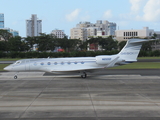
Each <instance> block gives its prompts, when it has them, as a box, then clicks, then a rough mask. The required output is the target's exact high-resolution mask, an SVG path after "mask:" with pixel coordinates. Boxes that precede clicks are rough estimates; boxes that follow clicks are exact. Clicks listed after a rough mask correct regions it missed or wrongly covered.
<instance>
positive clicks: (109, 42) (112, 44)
mask: <svg viewBox="0 0 160 120" xmlns="http://www.w3.org/2000/svg"><path fill="white" fill-rule="evenodd" d="M117 44H118V42H117V41H115V40H113V38H112V36H109V37H108V38H101V39H100V41H99V45H101V46H102V48H103V49H105V50H108V51H111V50H113V49H117V48H118V45H117Z"/></svg>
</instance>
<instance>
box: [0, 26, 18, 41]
mask: <svg viewBox="0 0 160 120" xmlns="http://www.w3.org/2000/svg"><path fill="white" fill-rule="evenodd" d="M1 30H7V31H8V32H9V33H12V36H13V37H16V36H19V32H18V31H16V30H12V29H10V28H1ZM3 40H4V38H3V37H1V36H0V41H3Z"/></svg>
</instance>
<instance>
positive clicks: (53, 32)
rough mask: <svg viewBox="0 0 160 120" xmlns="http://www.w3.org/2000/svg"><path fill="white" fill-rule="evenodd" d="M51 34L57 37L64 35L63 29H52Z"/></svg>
mask: <svg viewBox="0 0 160 120" xmlns="http://www.w3.org/2000/svg"><path fill="white" fill-rule="evenodd" d="M51 34H52V35H55V36H56V37H57V38H64V37H65V36H66V35H65V33H64V30H57V29H56V30H52V32H51Z"/></svg>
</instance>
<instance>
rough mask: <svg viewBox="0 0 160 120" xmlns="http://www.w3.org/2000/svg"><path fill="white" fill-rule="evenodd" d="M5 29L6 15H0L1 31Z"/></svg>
mask: <svg viewBox="0 0 160 120" xmlns="http://www.w3.org/2000/svg"><path fill="white" fill-rule="evenodd" d="M1 28H4V14H3V13H0V29H1Z"/></svg>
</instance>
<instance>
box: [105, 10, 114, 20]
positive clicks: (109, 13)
mask: <svg viewBox="0 0 160 120" xmlns="http://www.w3.org/2000/svg"><path fill="white" fill-rule="evenodd" d="M103 17H104V18H105V19H109V18H112V12H111V10H107V11H106V12H105V13H104V15H103Z"/></svg>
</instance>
